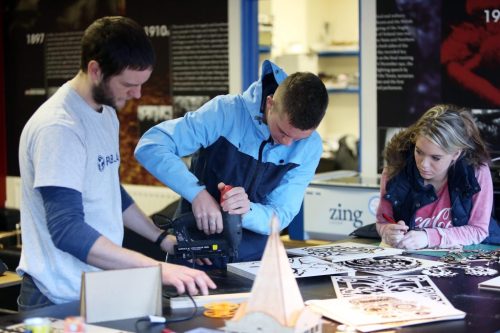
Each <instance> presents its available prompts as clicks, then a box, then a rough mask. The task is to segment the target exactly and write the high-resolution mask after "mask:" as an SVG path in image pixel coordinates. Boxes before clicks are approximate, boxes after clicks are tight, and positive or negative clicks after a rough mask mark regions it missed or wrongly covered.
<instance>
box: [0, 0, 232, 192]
mask: <svg viewBox="0 0 500 333" xmlns="http://www.w3.org/2000/svg"><path fill="white" fill-rule="evenodd" d="M5 7H6V8H5V20H4V32H5V41H4V43H5V45H7V46H8V47H5V48H4V49H5V64H6V66H5V82H6V87H5V96H6V123H7V146H8V148H7V161H8V174H9V175H12V176H17V175H19V168H18V160H17V149H18V144H19V137H20V134H21V131H22V128H23V126H24V124H25V123H26V121H27V120H28V119H29V117H30V116H31V115H32V114H33V112H34V111H35V110H36V109H37V108H38V107H39V106H40V105H41V104H42V103H43V102H44V101H45V100H46V99H47V98H48V97H50V96H51V95H52V94H53V93H54V92H55V91H56V90H57V88H58V87H59V86H61V85H62V84H63V83H64V82H66V81H68V80H69V79H71V78H72V77H73V76H74V75H75V74H76V73H77V71H78V69H79V63H80V59H79V52H80V39H81V37H82V35H83V31H84V29H85V28H86V27H87V26H88V25H89V24H90V23H92V22H93V21H94V20H95V19H96V18H99V17H102V16H107V15H123V16H128V17H130V18H132V19H134V20H136V21H137V22H138V23H139V24H140V25H142V26H144V29H145V31H146V33H147V34H148V35H149V36H150V38H151V40H152V43H153V46H154V48H155V52H156V57H157V60H156V65H155V69H154V71H153V73H152V75H151V78H150V79H149V80H148V81H147V82H146V84H144V86H143V87H142V97H141V99H139V100H131V101H129V102H128V103H127V104H126V105H125V107H124V108H122V109H121V110H119V111H118V116H119V118H120V123H121V125H120V142H121V146H120V153H121V161H120V163H121V168H120V173H121V178H122V182H124V183H132V184H159V183H158V182H157V181H156V180H155V179H154V177H153V176H151V175H150V174H149V173H147V171H145V170H144V169H143V168H141V167H140V166H139V164H138V163H137V162H136V161H135V158H134V156H133V151H134V149H135V146H136V144H137V142H138V140H139V138H140V136H141V135H142V134H143V133H144V132H145V131H146V130H147V129H148V128H149V127H151V126H152V125H154V124H156V123H158V122H161V121H163V120H167V119H172V118H176V117H179V116H182V115H183V114H184V113H185V112H187V111H191V110H195V109H197V108H198V107H199V106H201V105H202V104H203V103H205V102H206V101H208V100H209V99H211V98H212V97H214V96H217V95H220V94H226V93H228V91H229V42H228V40H229V39H228V1H227V0H216V1H203V0H189V1H185V0H174V1H172V0H170V1H153V0H104V1H84V2H81V1H32V2H25V1H10V2H8V4H6V6H5Z"/></svg>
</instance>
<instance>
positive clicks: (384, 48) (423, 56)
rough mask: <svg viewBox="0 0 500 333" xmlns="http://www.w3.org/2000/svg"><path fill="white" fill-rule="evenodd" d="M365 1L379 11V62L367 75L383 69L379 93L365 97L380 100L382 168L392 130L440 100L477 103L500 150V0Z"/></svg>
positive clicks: (369, 10) (371, 12)
mask: <svg viewBox="0 0 500 333" xmlns="http://www.w3.org/2000/svg"><path fill="white" fill-rule="evenodd" d="M362 5H363V6H362V11H363V10H364V13H363V15H368V16H372V17H375V18H376V68H374V69H371V68H363V75H364V71H372V70H373V71H376V91H377V93H376V101H374V100H371V101H369V100H364V101H363V102H362V103H363V105H365V106H366V105H371V103H373V104H374V105H376V106H377V111H376V112H377V125H376V126H377V128H376V129H372V131H368V132H369V133H370V135H371V136H372V137H373V135H376V136H377V137H378V145H377V150H378V154H377V156H378V161H377V171H378V172H380V171H381V167H382V159H381V152H382V149H383V147H384V145H385V143H386V142H387V140H388V139H389V138H390V137H391V135H392V134H394V133H395V132H397V130H398V129H400V128H402V127H407V126H409V125H410V124H412V123H413V122H415V121H416V120H417V119H418V118H419V117H420V116H421V115H422V114H423V113H424V112H425V111H426V110H427V109H428V108H430V107H431V106H433V105H435V104H437V103H452V104H457V105H460V106H465V107H469V108H471V109H472V113H473V115H474V117H475V119H476V121H477V122H478V125H479V127H480V129H481V131H482V134H483V136H484V138H485V139H486V140H487V141H488V144H489V145H490V147H491V150H492V155H493V157H498V156H500V134H499V130H500V129H499V123H500V81H499V80H500V76H499V75H498V73H499V72H500V56H499V54H500V0H422V1H418V2H417V1H405V0H377V1H376V6H375V7H374V6H370V5H369V4H367V2H366V1H365V2H362ZM361 24H362V27H361V31H362V33H364V32H366V31H367V30H366V29H367V27H363V24H364V23H363V21H362V23H361ZM362 40H363V39H362ZM365 46H366V45H365ZM363 47H364V46H363V45H361V48H363ZM362 56H363V53H362ZM363 111H364V110H363ZM366 130H367V129H363V132H365V133H366ZM365 138H366V139H367V140H371V139H372V138H367V137H365Z"/></svg>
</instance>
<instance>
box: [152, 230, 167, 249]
mask: <svg viewBox="0 0 500 333" xmlns="http://www.w3.org/2000/svg"><path fill="white" fill-rule="evenodd" d="M167 236H168V230H164V231H163V232H162V233H161V234H160V235H159V236H158V238H157V239H156V241H155V244H156V245H158V246H161V242H163V240H164V239H165V237H167Z"/></svg>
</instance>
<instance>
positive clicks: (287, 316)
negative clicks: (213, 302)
mask: <svg viewBox="0 0 500 333" xmlns="http://www.w3.org/2000/svg"><path fill="white" fill-rule="evenodd" d="M278 226H279V222H278V220H277V219H276V217H274V216H273V218H272V221H271V230H272V232H271V235H270V236H269V238H268V240H267V244H266V248H265V249H264V255H263V256H262V261H261V265H260V268H259V271H258V273H257V276H256V278H255V281H254V283H253V286H252V291H251V294H250V297H249V299H248V301H247V302H244V303H242V304H241V305H240V307H239V309H238V310H237V311H236V314H235V315H234V317H233V318H232V319H231V320H227V321H226V326H225V328H224V329H225V331H226V332H239V333H243V332H245V333H247V332H248V333H250V332H252V333H254V332H294V333H295V332H297V333H298V332H321V330H322V327H321V326H322V325H321V315H320V314H317V313H315V312H313V311H312V310H310V309H309V308H307V307H305V305H304V301H303V299H302V295H301V294H300V290H299V286H298V285H297V281H296V280H295V277H294V275H293V272H292V268H291V267H290V263H289V261H288V257H287V254H286V251H285V247H284V245H283V243H282V242H281V239H280V238H279V227H278Z"/></svg>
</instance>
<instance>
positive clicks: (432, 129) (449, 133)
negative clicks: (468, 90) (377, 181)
mask: <svg viewBox="0 0 500 333" xmlns="http://www.w3.org/2000/svg"><path fill="white" fill-rule="evenodd" d="M420 136H424V137H426V138H427V139H428V140H430V141H431V142H432V143H434V144H436V145H437V146H439V147H440V148H441V149H443V150H444V151H445V152H446V153H448V154H453V153H455V152H457V151H461V156H463V157H464V158H465V159H466V160H467V162H468V163H469V164H472V165H474V166H475V167H477V166H479V165H480V164H488V163H489V161H490V155H489V153H488V150H487V148H486V144H485V142H484V141H483V139H482V138H481V134H480V133H479V129H478V127H477V126H476V123H475V121H474V118H473V117H472V115H471V112H470V110H469V109H466V108H461V107H458V106H455V105H450V104H438V105H436V106H434V107H432V108H430V109H429V110H427V112H425V113H424V115H423V116H422V117H420V119H419V120H418V121H417V122H416V123H414V124H413V125H411V126H410V127H408V128H407V129H404V130H402V131H400V132H399V133H398V134H396V135H395V136H394V137H393V138H392V139H391V140H390V142H389V143H388V144H387V146H386V148H385V150H384V159H385V161H386V163H387V164H386V168H387V172H388V176H389V178H390V177H392V176H394V175H395V174H396V173H397V172H399V171H400V170H401V169H402V168H403V167H404V166H405V163H406V157H407V152H408V150H409V149H410V148H411V147H413V146H414V145H415V142H416V140H417V138H418V137H420Z"/></svg>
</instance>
